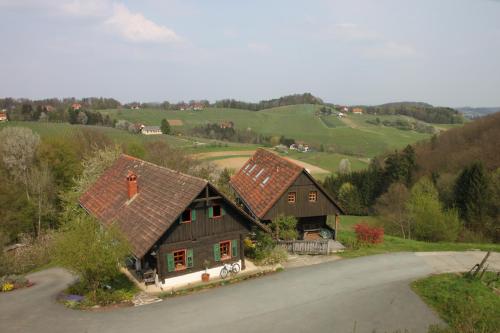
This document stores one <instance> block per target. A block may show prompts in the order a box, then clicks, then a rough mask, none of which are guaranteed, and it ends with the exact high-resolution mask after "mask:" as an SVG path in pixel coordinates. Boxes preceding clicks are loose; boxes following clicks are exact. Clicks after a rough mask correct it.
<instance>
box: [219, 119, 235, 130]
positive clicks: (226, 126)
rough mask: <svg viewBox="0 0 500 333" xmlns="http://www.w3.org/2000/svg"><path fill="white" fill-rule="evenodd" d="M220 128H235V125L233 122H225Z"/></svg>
mask: <svg viewBox="0 0 500 333" xmlns="http://www.w3.org/2000/svg"><path fill="white" fill-rule="evenodd" d="M219 127H220V128H222V129H225V128H234V123H233V122H232V121H223V122H221V123H220V125H219Z"/></svg>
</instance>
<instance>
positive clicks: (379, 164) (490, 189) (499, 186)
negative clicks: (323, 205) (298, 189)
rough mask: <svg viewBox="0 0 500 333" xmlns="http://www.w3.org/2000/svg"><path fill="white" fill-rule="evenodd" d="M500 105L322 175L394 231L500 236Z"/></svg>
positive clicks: (438, 236)
mask: <svg viewBox="0 0 500 333" xmlns="http://www.w3.org/2000/svg"><path fill="white" fill-rule="evenodd" d="M499 127H500V113H496V114H493V115H490V116H487V117H484V118H481V119H479V120H477V121H474V122H471V123H468V124H466V125H465V126H464V127H462V128H456V129H452V130H449V131H447V132H444V133H441V134H440V135H435V136H433V137H432V139H431V140H429V141H427V142H423V143H419V144H417V145H415V146H407V147H406V148H405V149H404V150H402V151H395V152H392V153H389V154H387V155H384V156H379V157H378V158H375V159H373V160H372V162H371V164H370V166H369V168H368V169H367V170H362V171H357V172H345V173H341V174H339V175H331V176H329V177H327V178H326V179H325V181H324V186H325V187H326V188H327V190H328V191H330V192H331V193H332V194H333V195H334V196H335V197H336V198H337V199H338V200H339V201H340V202H341V203H342V204H343V206H344V208H345V209H346V210H347V211H348V212H349V214H354V215H366V214H372V215H378V216H380V217H381V219H382V220H383V221H385V222H386V224H385V227H386V230H388V232H393V233H395V234H397V235H399V236H402V237H408V236H409V235H412V236H410V237H414V238H416V239H420V240H428V241H436V240H448V241H456V240H462V241H480V240H482V241H494V242H499V241H500V205H499V202H500V156H499V154H498V147H497V144H498V142H500V132H499V131H498V128H499Z"/></svg>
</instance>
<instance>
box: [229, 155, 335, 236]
mask: <svg viewBox="0 0 500 333" xmlns="http://www.w3.org/2000/svg"><path fill="white" fill-rule="evenodd" d="M231 186H232V188H233V189H234V191H235V193H236V196H237V198H238V200H239V201H240V203H241V204H242V205H243V206H244V207H245V208H246V211H247V212H248V213H249V214H250V215H252V216H254V217H255V218H256V219H258V220H260V221H262V222H264V223H269V222H270V221H271V220H273V219H274V218H276V217H277V216H279V215H286V216H295V217H296V218H297V220H298V228H299V231H301V232H304V231H306V230H310V229H321V228H328V226H327V224H326V222H327V216H328V215H339V214H343V211H342V209H341V208H340V206H339V205H338V204H337V203H336V202H335V201H334V199H333V198H332V197H331V196H330V195H329V194H328V193H327V192H326V191H325V190H324V189H323V187H322V186H321V185H320V184H319V183H318V182H317V181H316V180H315V179H314V178H313V177H312V176H311V175H310V174H309V172H307V170H305V169H304V168H303V167H301V166H299V165H297V164H295V163H293V162H292V161H290V160H288V159H285V158H282V157H280V156H279V155H277V154H275V153H273V152H270V151H268V150H265V149H258V150H257V151H256V153H255V154H254V155H253V156H252V157H251V158H250V159H249V160H248V161H247V162H246V163H245V164H244V165H243V167H242V168H241V169H240V170H239V171H238V173H237V174H235V175H234V176H233V178H232V179H231Z"/></svg>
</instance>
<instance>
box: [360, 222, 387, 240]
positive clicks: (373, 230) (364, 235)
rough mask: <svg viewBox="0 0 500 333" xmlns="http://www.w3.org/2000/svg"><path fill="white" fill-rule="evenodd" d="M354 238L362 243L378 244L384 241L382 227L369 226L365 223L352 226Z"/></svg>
mask: <svg viewBox="0 0 500 333" xmlns="http://www.w3.org/2000/svg"><path fill="white" fill-rule="evenodd" d="M354 231H355V232H356V238H357V240H358V242H359V243H362V244H378V243H382V242H383V241H384V228H378V227H371V226H369V225H368V224H367V223H358V224H356V225H355V226H354Z"/></svg>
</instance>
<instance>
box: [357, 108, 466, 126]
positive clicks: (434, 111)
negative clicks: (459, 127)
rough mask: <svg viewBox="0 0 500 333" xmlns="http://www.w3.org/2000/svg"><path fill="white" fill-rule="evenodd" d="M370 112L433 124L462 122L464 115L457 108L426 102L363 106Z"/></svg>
mask: <svg viewBox="0 0 500 333" xmlns="http://www.w3.org/2000/svg"><path fill="white" fill-rule="evenodd" d="M363 109H365V110H366V113H368V114H374V115H396V114H398V115H403V116H408V117H413V118H415V119H418V120H421V121H425V122H427V123H431V124H462V123H463V122H464V118H463V116H462V115H461V114H460V112H458V111H457V110H455V109H452V108H448V107H435V106H432V105H429V104H426V103H389V104H382V105H378V106H367V107H363Z"/></svg>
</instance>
